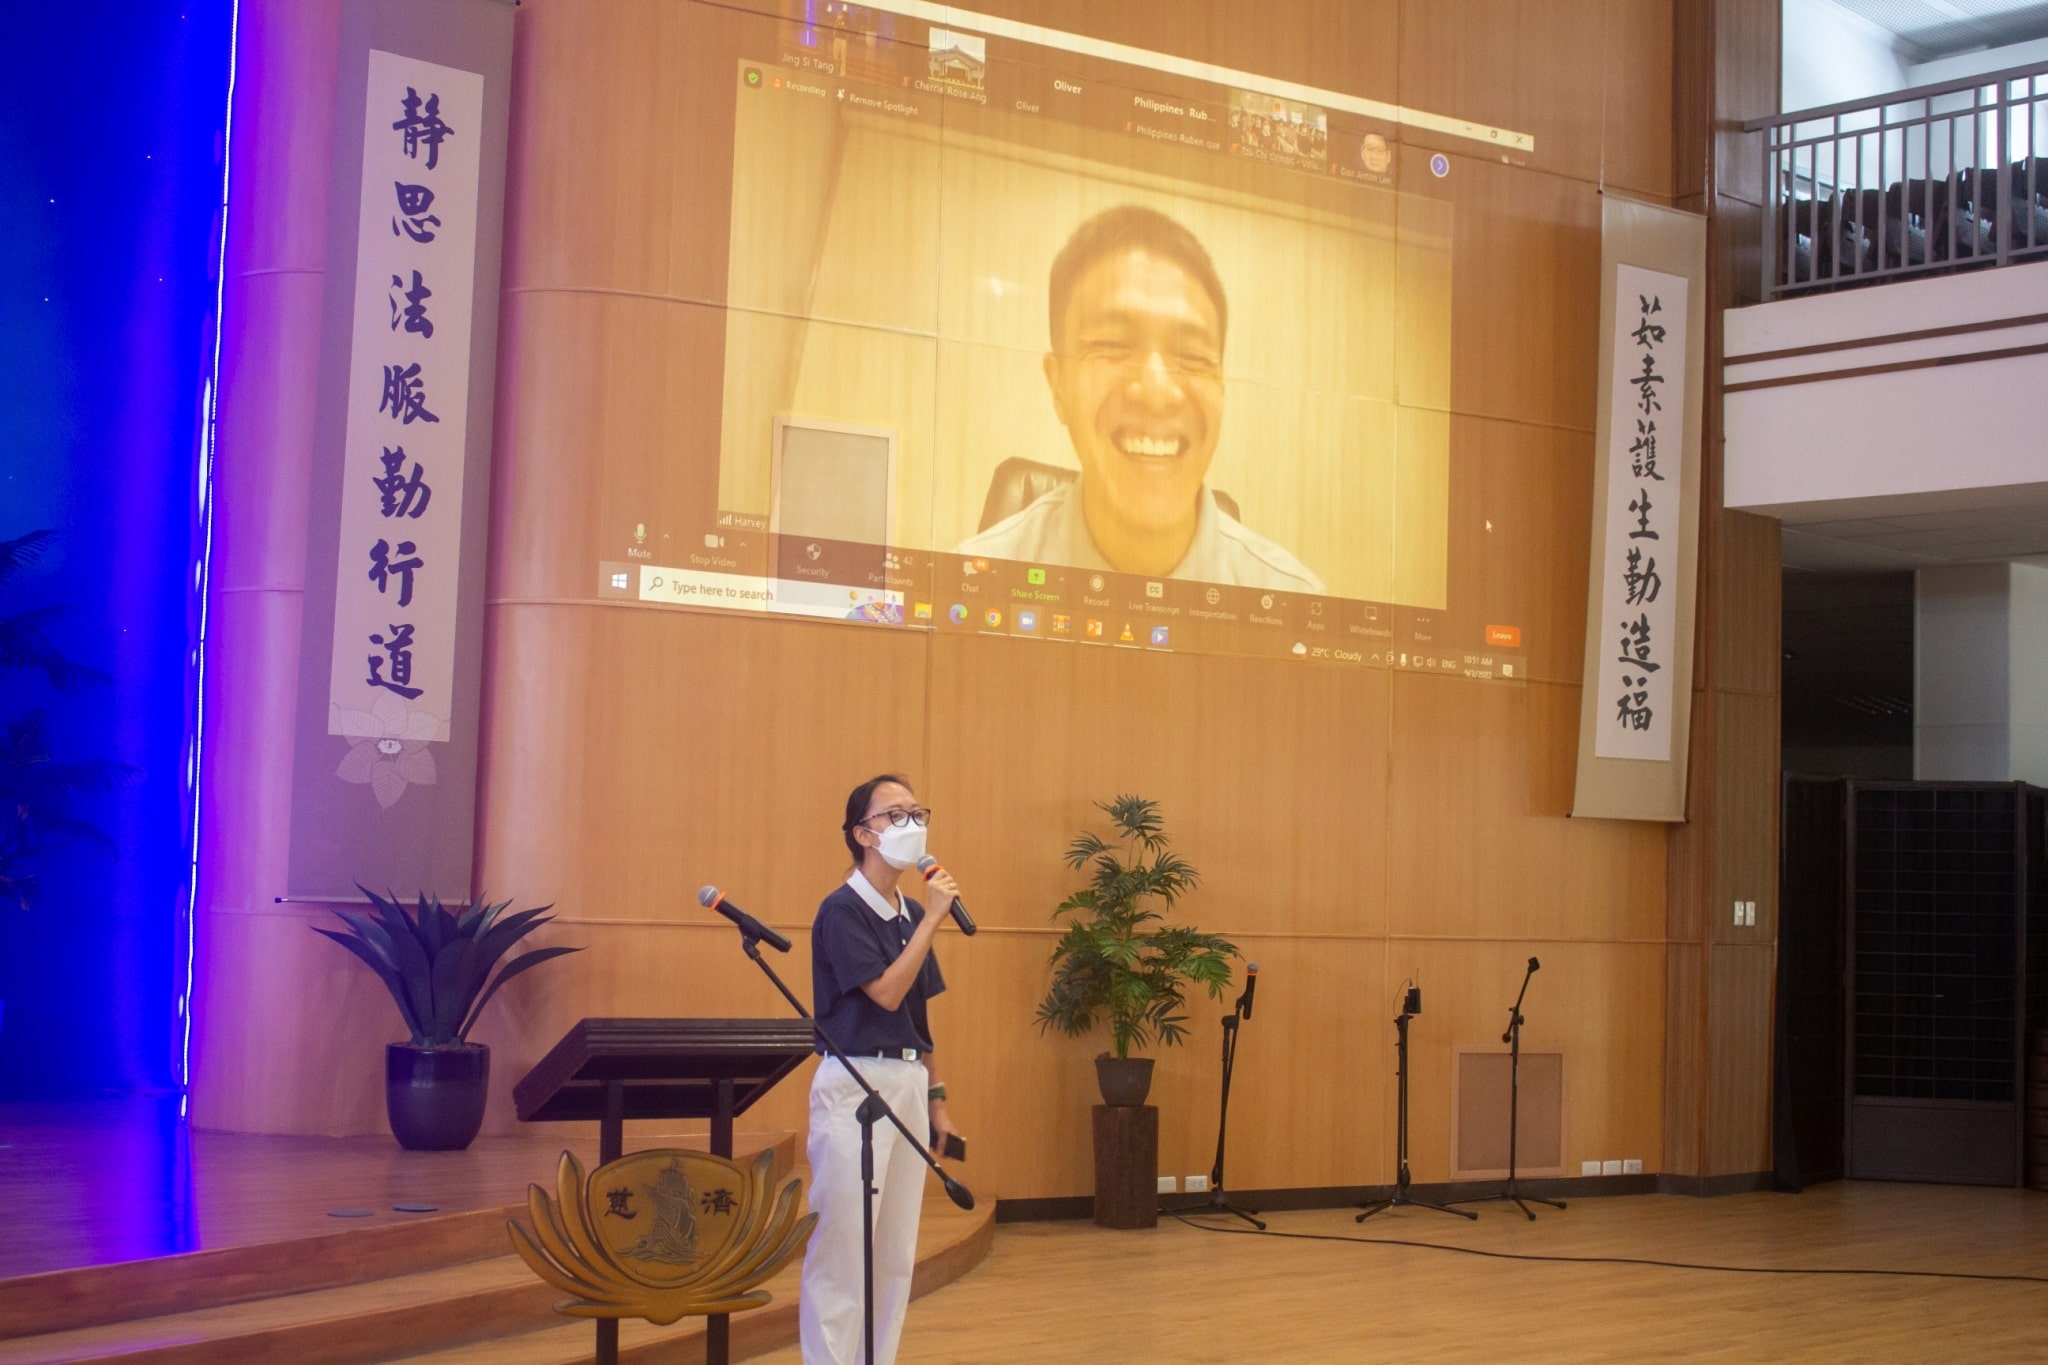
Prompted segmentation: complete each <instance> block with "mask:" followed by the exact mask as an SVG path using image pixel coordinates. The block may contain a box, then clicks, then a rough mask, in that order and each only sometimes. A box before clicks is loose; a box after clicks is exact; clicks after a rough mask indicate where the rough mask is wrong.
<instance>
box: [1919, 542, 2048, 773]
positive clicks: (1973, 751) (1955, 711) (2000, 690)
mask: <svg viewBox="0 0 2048 1365" xmlns="http://www.w3.org/2000/svg"><path fill="white" fill-rule="evenodd" d="M2044 668H2048V569H2043V568H2040V567H2038V566H2035V565H2032V564H2019V563H2005V564H1950V565H1944V566H1942V567H1941V568H1936V569H1922V570H1920V571H1919V572H1918V573H1917V574H1915V575H1914V589H1913V776H1914V777H1915V778H1917V779H1919V780H1920V781H1923V782H1928V781H1948V782H2012V781H2016V782H2033V783H2042V782H2048V688H2044V685H2043V682H2042V677H2043V674H2042V670H2043V669H2044Z"/></svg>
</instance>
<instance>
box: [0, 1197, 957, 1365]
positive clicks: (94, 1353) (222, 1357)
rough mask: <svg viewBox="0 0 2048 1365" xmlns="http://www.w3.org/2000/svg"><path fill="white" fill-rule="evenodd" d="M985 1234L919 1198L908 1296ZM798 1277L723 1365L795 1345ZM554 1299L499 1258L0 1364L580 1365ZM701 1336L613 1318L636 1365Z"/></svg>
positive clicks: (585, 1342) (572, 1323)
mask: <svg viewBox="0 0 2048 1365" xmlns="http://www.w3.org/2000/svg"><path fill="white" fill-rule="evenodd" d="M524 1213H525V1210H524V1208H523V1206H522V1207H513V1208H507V1209H504V1210H500V1211H491V1212H490V1213H489V1214H488V1215H486V1214H484V1213H481V1212H480V1213H479V1214H477V1215H470V1216H471V1217H484V1216H490V1217H493V1218H495V1221H496V1225H497V1238H498V1241H497V1245H498V1246H501V1247H502V1246H504V1245H505V1241H504V1237H505V1232H504V1219H505V1218H507V1217H513V1216H519V1217H522V1218H523V1216H524ZM993 1235H994V1218H993V1210H992V1209H991V1208H989V1207H987V1206H984V1207H983V1208H982V1209H981V1210H979V1211H977V1212H975V1213H962V1212H960V1211H959V1210H956V1209H954V1208H953V1206H952V1205H951V1204H949V1203H946V1202H945V1201H944V1200H943V1198H941V1199H937V1200H934V1201H931V1202H929V1203H928V1204H927V1206H926V1209H925V1218H924V1225H923V1228H922V1230H921V1233H920V1236H919V1238H918V1269H917V1282H916V1288H915V1291H914V1292H917V1293H925V1292H928V1291H929V1290H930V1289H933V1288H936V1287H937V1286H938V1285H941V1284H944V1283H947V1282H949V1281H951V1280H953V1279H956V1278H958V1277H959V1276H960V1275H963V1274H965V1273H966V1272H967V1271H968V1270H969V1269H971V1268H973V1266H974V1265H975V1264H977V1263H978V1262H979V1261H980V1260H981V1258H982V1257H983V1256H985V1255H986V1254H987V1252H988V1247H989V1244H990V1242H991V1241H992V1239H993ZM170 1259H185V1260H189V1259H190V1258H170ZM366 1268H367V1267H366ZM108 1269H118V1267H109V1268H108ZM797 1281H798V1269H797V1267H795V1266H791V1267H790V1268H789V1269H788V1270H786V1271H784V1272H783V1273H782V1274H781V1275H779V1276H778V1277H777V1278H776V1279H774V1280H773V1281H770V1282H769V1284H768V1285H767V1286H766V1287H767V1288H768V1290H769V1291H770V1293H771V1294H773V1295H774V1299H773V1301H772V1302H771V1303H770V1304H769V1306H768V1307H767V1308H765V1309H761V1310H757V1311H755V1312H752V1313H746V1314H741V1315H739V1316H737V1317H735V1318H734V1319H733V1334H732V1339H733V1348H734V1349H733V1355H734V1358H735V1359H744V1358H746V1357H747V1356H749V1355H758V1354H761V1353H763V1352H765V1351H769V1350H773V1349H776V1348H777V1347H780V1346H784V1345H787V1344H789V1343H791V1342H793V1341H795V1340H796V1331H797V1328H796V1294H797ZM192 1288H193V1291H194V1295H195V1296H203V1294H204V1293H205V1290H206V1286H205V1285H204V1284H199V1283H195V1284H194V1285H193V1286H192ZM557 1297H558V1295H557V1293H556V1291H555V1290H554V1289H552V1288H550V1287H549V1286H547V1285H545V1284H543V1283H542V1282H541V1281H540V1280H539V1279H537V1278H536V1277H535V1276H534V1274H533V1272H532V1271H531V1270H529V1269H527V1267H526V1264H525V1263H524V1262H523V1261H521V1260H520V1259H519V1258H518V1257H516V1256H509V1255H499V1256H494V1257H490V1258H489V1259H484V1260H472V1261H468V1262H466V1263H462V1264H457V1265H448V1266H443V1267H440V1268H436V1269H432V1270H423V1271H412V1272H409V1273H404V1274H397V1275H388V1276H383V1277H380V1278H375V1279H367V1280H364V1281H363V1282H361V1283H355V1284H347V1285H340V1286H336V1287H331V1288H324V1289H316V1290H310V1291H307V1292H300V1293H285V1294H281V1295H277V1296H274V1297H269V1298H262V1299H256V1300H253V1301H248V1302H242V1303H235V1304H226V1305H218V1306H212V1307H206V1308H199V1309H194V1310H191V1311H186V1312H178V1313H169V1314H163V1315H159V1316H153V1317H147V1318H139V1319H135V1320H131V1321H125V1322H112V1323H104V1324H102V1325H97V1326H91V1327H82V1328H75V1329H72V1330H69V1331H62V1332H52V1333H46V1334H43V1335H40V1336H34V1337H14V1338H11V1339H8V1340H5V1341H0V1362H6V1363H7V1365H60V1363H64V1362H75V1361H128V1362H147V1363H148V1365H239V1363H240V1362H252V1363H253V1362H273V1361H292V1362H294V1363H295V1365H301V1363H302V1365H361V1363H362V1362H372V1361H390V1360H401V1359H402V1360H430V1361H441V1362H447V1363H448V1365H454V1363H455V1362H474V1363H476V1365H482V1362H490V1363H491V1365H553V1362H562V1363H563V1365H568V1363H569V1362H577V1361H587V1360H588V1359H589V1358H590V1355H591V1345H592V1340H593V1336H594V1328H593V1324H591V1323H590V1322H589V1321H586V1320H581V1319H566V1318H563V1317H562V1316H560V1315H558V1314H557V1313H556V1312H555V1311H554V1302H555V1300H556V1298H557ZM9 1325H10V1328H11V1326H12V1324H9ZM703 1332H704V1325H703V1320H702V1319H695V1318H693V1319H686V1320H684V1321H683V1322H680V1323H676V1324H674V1325H673V1326H670V1327H665V1328H663V1327H655V1326H653V1325H652V1324H649V1323H645V1322H638V1321H632V1322H625V1323H622V1324H621V1330H620V1341H621V1347H622V1358H623V1359H626V1360H633V1359H636V1358H637V1359H640V1360H643V1361H648V1362H651V1361H654V1360H656V1359H659V1360H661V1361H664V1362H666V1361H673V1360H677V1359H690V1358H691V1356H692V1351H693V1349H694V1351H695V1352H696V1353H697V1355H698V1358H701V1351H702V1346H701V1342H702V1339H703ZM679 1352H680V1354H679Z"/></svg>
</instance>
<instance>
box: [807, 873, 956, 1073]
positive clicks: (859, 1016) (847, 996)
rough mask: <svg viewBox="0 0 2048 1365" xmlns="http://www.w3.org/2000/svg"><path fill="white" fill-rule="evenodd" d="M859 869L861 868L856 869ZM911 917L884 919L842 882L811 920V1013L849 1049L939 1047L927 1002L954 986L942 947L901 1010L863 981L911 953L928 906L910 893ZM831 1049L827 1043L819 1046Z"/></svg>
mask: <svg viewBox="0 0 2048 1365" xmlns="http://www.w3.org/2000/svg"><path fill="white" fill-rule="evenodd" d="M855 875H856V876H858V875H859V874H858V873H856V874H855ZM901 899H902V902H903V907H904V909H905V910H906V911H908V912H909V914H908V918H903V917H898V918H897V919H894V920H886V919H883V918H882V917H881V916H880V915H879V914H877V913H875V909H874V907H873V906H871V905H869V904H868V903H867V901H865V900H863V899H862V898H861V894H860V892H858V891H856V890H854V889H853V887H852V886H851V885H850V884H842V885H841V886H840V887H839V888H838V889H837V890H835V891H833V893H832V894H831V895H829V896H827V897H825V899H824V902H823V903H822V904H820V905H819V906H818V917H817V918H816V919H814V920H812V921H811V1012H812V1013H813V1014H815V1015H817V1018H818V1024H819V1026H820V1027H822V1028H823V1029H824V1030H825V1032H826V1033H827V1034H829V1035H830V1036H831V1038H832V1041H833V1042H835V1043H837V1044H839V1046H840V1048H841V1049H842V1050H844V1051H845V1052H846V1053H847V1054H848V1055H849V1056H853V1057H858V1056H860V1055H861V1054H863V1053H865V1054H867V1055H869V1056H873V1055H874V1054H875V1053H877V1052H886V1053H888V1054H889V1055H891V1056H895V1055H897V1054H898V1053H900V1052H901V1051H902V1050H903V1049H904V1048H916V1049H917V1050H918V1051H919V1052H921V1053H923V1052H930V1051H932V1031H931V1026H930V1024H928V1023H927V1022H926V1021H925V1001H926V1000H928V999H930V998H931V997H932V996H934V995H937V994H938V993H939V992H940V991H943V990H945V989H946V978H945V977H944V976H943V975H941V974H940V972H939V956H938V953H937V951H936V950H934V951H933V952H930V953H927V954H926V955H925V959H924V966H923V967H922V968H921V969H920V970H919V971H918V974H917V979H916V980H914V981H912V982H911V983H910V991H909V993H908V994H907V995H905V996H904V997H903V1003H902V1004H901V1005H899V1006H898V1007H897V1008H895V1009H893V1010H885V1009H883V1008H882V1007H881V1006H880V1005H878V1004H876V1003H875V1002H874V1000H873V999H872V998H871V997H870V996H869V995H868V993H867V992H866V991H864V990H862V989H861V986H862V985H863V984H864V983H866V982H869V981H873V980H874V979H875V978H876V977H878V976H880V975H881V974H882V973H883V972H885V971H887V970H889V964H890V963H892V962H894V961H895V960H896V959H897V958H899V957H901V956H902V955H903V946H904V945H905V944H906V943H908V942H910V935H911V931H912V930H914V929H915V928H916V927H917V924H918V922H919V921H920V920H922V919H923V918H924V907H923V906H922V905H920V904H918V903H917V902H916V901H915V900H912V899H911V898H910V897H909V896H903V897H902V898H901ZM824 1050H825V1049H824V1047H823V1046H822V1045H821V1046H819V1048H818V1051H820V1052H823V1051H824Z"/></svg>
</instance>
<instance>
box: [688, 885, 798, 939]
mask: <svg viewBox="0 0 2048 1365" xmlns="http://www.w3.org/2000/svg"><path fill="white" fill-rule="evenodd" d="M697 904H699V905H701V906H703V907H704V908H705V909H706V910H716V911H717V912H718V913H719V914H721V915H724V916H725V917H726V918H727V919H729V920H731V921H732V922H733V923H734V924H737V925H738V926H739V927H740V932H741V933H743V934H745V935H746V936H747V937H749V938H758V939H760V940H761V941H762V942H763V943H765V944H767V945H768V946H769V947H770V948H773V949H774V950H775V951H776V952H778V953H786V952H788V951H789V940H788V939H786V938H784V937H783V936H782V935H780V934H778V933H776V932H775V931H774V930H773V929H770V928H769V927H768V926H767V925H765V924H763V923H761V921H759V920H757V919H755V918H754V917H753V916H752V915H750V914H748V913H747V912H746V911H744V910H742V909H740V908H739V907H738V906H737V905H734V904H733V903H732V902H731V901H729V900H727V899H726V898H725V895H724V893H723V892H721V891H720V890H719V889H718V888H717V887H715V886H706V887H700V888H699V889H698V891H697Z"/></svg>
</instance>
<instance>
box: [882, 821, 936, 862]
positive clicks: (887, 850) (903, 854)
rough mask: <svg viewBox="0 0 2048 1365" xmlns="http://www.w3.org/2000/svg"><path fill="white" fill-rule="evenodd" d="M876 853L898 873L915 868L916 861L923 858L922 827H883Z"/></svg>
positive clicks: (915, 825)
mask: <svg viewBox="0 0 2048 1365" xmlns="http://www.w3.org/2000/svg"><path fill="white" fill-rule="evenodd" d="M875 851H876V852H878V853H880V854H881V855H882V861H883V862H885V863H887V864H888V865H889V866H891V867H893V868H895V869H896V870H897V871H898V872H901V871H903V870H904V869H905V868H909V867H915V866H916V865H917V860H918V859H919V858H922V857H923V856H924V826H923V825H919V824H914V823H913V824H905V825H884V826H883V827H882V833H881V836H880V842H879V843H878V845H877V847H876V850H875Z"/></svg>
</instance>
